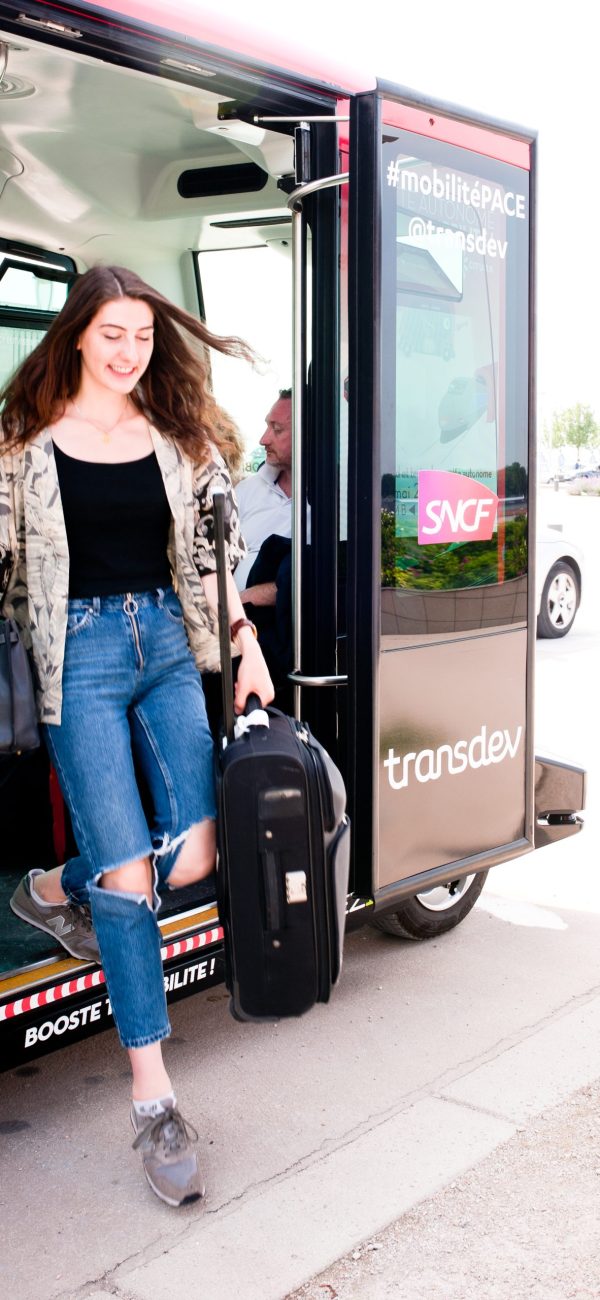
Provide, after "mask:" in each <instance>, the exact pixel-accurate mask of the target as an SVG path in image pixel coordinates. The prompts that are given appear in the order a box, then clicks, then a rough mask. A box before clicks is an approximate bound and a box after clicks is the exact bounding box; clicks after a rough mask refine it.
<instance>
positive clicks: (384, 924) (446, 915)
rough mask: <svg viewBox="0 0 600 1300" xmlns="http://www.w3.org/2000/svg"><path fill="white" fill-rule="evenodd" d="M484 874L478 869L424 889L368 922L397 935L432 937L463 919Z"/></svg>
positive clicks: (415, 937)
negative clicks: (468, 874) (445, 882)
mask: <svg viewBox="0 0 600 1300" xmlns="http://www.w3.org/2000/svg"><path fill="white" fill-rule="evenodd" d="M486 878H487V871H480V872H479V873H478V874H477V875H473V876H463V877H462V878H461V879H460V880H451V881H449V882H448V884H446V885H437V886H435V888H433V889H428V890H424V891H423V893H421V894H415V895H414V897H413V898H407V899H406V901H405V902H404V903H400V904H399V905H398V907H397V908H396V910H395V911H394V912H386V913H385V915H383V916H375V917H373V920H372V921H371V925H373V926H375V929H376V930H383V931H384V933H385V934H393V935H395V936H396V938H397V939H435V937H436V935H438V934H446V932H447V931H448V930H453V929H454V926H455V925H460V923H461V921H464V919H465V916H468V914H469V912H470V911H471V908H472V907H474V905H475V903H476V902H477V899H478V898H479V895H480V893H481V891H482V889H483V886H484V885H485V882H486ZM444 890H445V891H446V894H447V898H446V899H445V898H444V897H443V891H444Z"/></svg>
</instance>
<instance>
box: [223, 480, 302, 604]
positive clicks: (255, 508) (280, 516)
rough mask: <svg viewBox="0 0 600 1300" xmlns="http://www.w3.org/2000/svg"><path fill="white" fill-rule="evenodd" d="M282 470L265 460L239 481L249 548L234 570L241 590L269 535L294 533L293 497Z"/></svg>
mask: <svg viewBox="0 0 600 1300" xmlns="http://www.w3.org/2000/svg"><path fill="white" fill-rule="evenodd" d="M280 473H281V470H280V469H278V468H277V467H275V466H274V465H267V463H266V461H265V464H264V465H261V467H260V469H258V470H257V471H256V473H255V474H249V475H248V477H247V478H244V479H242V481H241V483H238V484H237V485H236V488H235V495H236V497H237V503H238V507H239V512H240V528H241V531H242V536H243V538H244V541H245V543H246V546H247V548H248V554H247V555H246V556H244V558H243V559H242V560H240V562H239V564H238V566H237V569H236V570H235V573H234V578H235V583H236V586H237V589H238V591H244V590H245V588H246V581H247V578H248V574H249V573H250V570H251V568H252V565H253V564H254V561H255V559H256V557H257V555H258V552H259V551H260V548H261V546H262V544H263V542H264V541H265V540H266V538H267V537H270V536H271V533H277V534H278V536H279V537H291V535H292V498H291V497H288V496H287V495H286V493H285V492H284V491H283V488H280V487H279V485H278V483H277V481H276V480H277V479H278V477H279V475H280Z"/></svg>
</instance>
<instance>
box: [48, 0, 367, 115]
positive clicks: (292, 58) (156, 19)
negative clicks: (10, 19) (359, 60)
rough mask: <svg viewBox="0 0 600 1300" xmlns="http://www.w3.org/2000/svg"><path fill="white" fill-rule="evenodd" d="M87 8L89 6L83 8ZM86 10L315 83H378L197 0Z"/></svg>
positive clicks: (354, 86) (130, 1) (66, 9)
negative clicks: (210, 9)
mask: <svg viewBox="0 0 600 1300" xmlns="http://www.w3.org/2000/svg"><path fill="white" fill-rule="evenodd" d="M41 3H42V4H47V3H49V7H50V8H51V9H54V10H62V12H63V13H71V14H76V13H77V5H76V4H74V5H73V6H72V7H70V6H69V5H68V4H65V5H61V4H54V3H52V0H50V2H49V0H41ZM86 10H87V6H85V7H84V8H83V10H82V12H86ZM94 10H96V13H94ZM80 12H81V11H80ZM88 12H89V13H90V16H91V17H97V18H98V19H99V21H101V22H108V23H110V24H113V25H114V24H115V20H117V21H118V19H119V18H124V19H127V18H130V19H133V20H134V21H135V22H138V23H142V24H143V25H144V26H146V27H148V28H150V29H152V28H155V29H156V28H158V29H160V31H161V32H164V31H167V32H174V33H179V34H180V35H182V36H184V37H185V38H186V39H188V40H189V39H190V37H191V38H192V39H193V40H195V41H198V42H199V43H200V44H203V45H206V46H212V47H215V48H216V49H218V51H219V53H220V54H223V55H225V56H233V58H235V57H236V55H240V56H241V57H242V58H243V57H244V56H245V57H246V58H249V59H252V60H253V61H255V62H257V63H261V64H264V65H266V66H267V67H269V68H273V69H274V70H275V69H280V70H281V69H284V70H285V71H289V72H290V73H291V74H292V75H293V74H296V75H298V74H299V75H301V76H302V77H303V78H304V79H305V80H306V81H308V82H310V83H312V84H313V85H314V86H315V87H326V88H327V89H335V90H345V91H346V92H348V93H352V92H359V91H365V90H374V89H375V87H376V80H375V77H374V76H371V75H370V74H369V73H368V72H363V71H362V70H361V69H359V68H357V67H356V66H355V65H353V64H347V63H342V62H341V61H340V60H338V59H336V58H335V56H334V57H331V56H329V55H327V56H321V54H320V52H319V51H318V50H316V49H314V48H311V49H307V48H306V47H303V46H302V45H299V44H297V43H296V42H293V43H292V42H288V41H286V40H284V39H281V38H279V37H277V36H273V35H272V33H271V32H269V31H266V30H265V31H262V32H261V31H260V30H257V29H256V28H252V27H248V26H246V24H245V23H240V22H237V21H234V20H233V19H232V18H228V16H227V14H224V15H220V14H217V13H210V12H208V11H206V10H205V11H202V9H201V8H200V7H199V5H198V3H197V0H169V4H168V5H166V4H165V0H118V4H114V5H113V4H110V5H106V7H105V6H102V5H98V6H97V7H96V6H95V5H93V6H91V7H90V10H89V11H88ZM187 55H188V58H189V61H190V62H191V63H195V62H196V60H197V56H198V51H197V50H193V49H192V50H190V49H189V48H188V50H187ZM185 61H186V60H185V57H184V58H183V62H185Z"/></svg>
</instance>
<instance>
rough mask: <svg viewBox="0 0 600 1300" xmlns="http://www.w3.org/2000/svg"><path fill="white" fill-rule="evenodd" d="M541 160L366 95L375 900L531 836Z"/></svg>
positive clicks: (364, 446) (356, 368)
mask: <svg viewBox="0 0 600 1300" xmlns="http://www.w3.org/2000/svg"><path fill="white" fill-rule="evenodd" d="M532 152H533V140H532V138H531V137H530V138H526V137H525V136H524V135H522V134H519V133H511V132H509V131H508V130H506V131H505V130H504V129H503V128H500V127H498V126H494V125H492V124H490V125H488V124H485V123H476V122H469V121H466V120H465V119H464V118H462V119H461V120H458V119H457V118H455V117H453V116H452V113H451V111H450V110H445V111H444V110H440V111H438V110H437V109H436V110H430V109H427V108H423V107H422V106H420V105H418V104H417V103H414V102H410V100H409V99H408V97H406V96H405V95H404V94H403V92H400V91H397V90H395V89H392V88H389V87H385V89H384V88H382V89H381V91H380V92H379V93H376V94H368V95H363V96H358V97H357V98H356V99H355V100H354V101H353V104H352V117H351V126H350V226H349V239H350V246H349V376H348V397H349V451H348V457H349V459H348V585H347V619H348V629H347V630H348V640H347V649H348V676H349V685H348V691H347V700H348V704H347V709H348V736H349V742H348V753H349V755H350V758H351V763H350V770H349V773H348V781H349V791H350V804H351V813H352V819H353V847H354V860H355V885H356V886H357V887H358V888H359V889H361V888H362V890H363V892H365V893H368V892H369V888H372V891H373V894H374V896H375V901H376V903H377V904H378V905H379V906H381V907H383V906H384V905H385V906H388V907H389V905H390V904H391V902H393V900H394V898H395V897H401V896H403V895H407V894H410V893H413V894H414V893H415V892H417V887H418V888H419V889H421V890H422V889H423V888H425V889H427V888H428V887H430V886H433V885H435V884H437V883H438V882H442V881H444V880H445V881H448V880H450V879H451V878H452V877H453V876H454V875H455V876H457V877H458V876H464V875H466V874H467V873H469V872H473V871H475V870H483V869H485V868H487V867H488V866H491V865H492V864H493V863H495V862H500V861H502V860H504V859H505V858H508V857H514V856H516V855H517V854H519V853H521V852H525V851H526V850H527V849H528V848H530V847H532V845H533V791H532V771H533V754H532V676H531V666H532V662H531V661H532V651H533V637H534V634H535V620H534V617H533V608H532V604H531V599H530V592H529V587H528V574H529V554H530V543H531V538H532V531H531V530H532V521H531V509H530V497H529V484H530V475H529V446H528V437H529V428H530V423H531V419H530V415H531V361H532V347H531V315H532V306H531V297H530V281H531V266H532V259H531V230H532V201H533V199H532V190H531V166H532ZM532 550H533V548H531V551H532Z"/></svg>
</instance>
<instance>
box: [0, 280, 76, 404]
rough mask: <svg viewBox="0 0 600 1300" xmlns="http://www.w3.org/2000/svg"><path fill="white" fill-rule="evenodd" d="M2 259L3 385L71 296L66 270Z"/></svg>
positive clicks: (0, 372)
mask: <svg viewBox="0 0 600 1300" xmlns="http://www.w3.org/2000/svg"><path fill="white" fill-rule="evenodd" d="M56 273H57V274H58V275H59V276H61V279H54V278H53V272H52V269H50V268H48V267H47V266H46V265H45V264H44V263H42V262H40V263H39V264H35V265H32V264H31V262H30V261H29V262H28V263H27V264H26V263H22V264H21V265H19V263H18V260H17V259H15V258H14V257H12V256H4V257H1V258H0V388H1V387H3V385H4V384H5V383H6V382H7V380H8V379H10V376H11V375H12V374H13V372H14V371H15V370H16V369H17V366H19V365H20V364H21V362H22V361H24V360H25V357H27V356H28V355H29V353H30V352H32V351H33V349H34V348H35V347H36V346H37V344H38V343H39V342H40V339H41V338H43V336H44V334H45V332H46V330H47V328H48V326H49V324H50V322H51V321H52V320H53V319H54V316H56V314H57V313H58V312H59V311H60V309H61V307H62V306H63V304H64V302H65V300H66V296H67V283H66V276H65V272H64V271H63V270H62V269H61V270H58V269H57V270H56Z"/></svg>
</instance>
